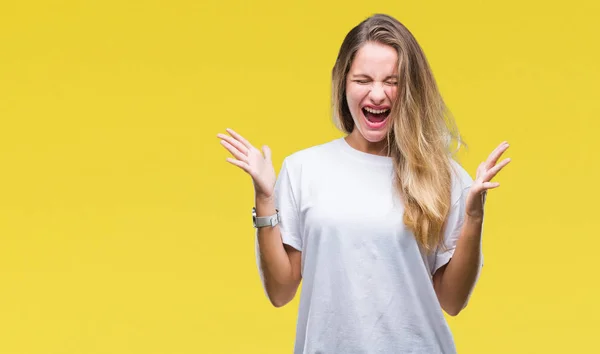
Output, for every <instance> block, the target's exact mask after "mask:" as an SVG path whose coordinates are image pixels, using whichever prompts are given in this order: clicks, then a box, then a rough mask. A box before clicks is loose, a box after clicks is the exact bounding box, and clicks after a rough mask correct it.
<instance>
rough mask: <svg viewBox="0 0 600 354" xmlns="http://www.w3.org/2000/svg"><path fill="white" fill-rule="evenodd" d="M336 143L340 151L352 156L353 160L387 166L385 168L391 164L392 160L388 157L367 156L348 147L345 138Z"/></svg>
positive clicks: (367, 154)
mask: <svg viewBox="0 0 600 354" xmlns="http://www.w3.org/2000/svg"><path fill="white" fill-rule="evenodd" d="M338 143H339V145H340V147H341V149H342V150H343V151H344V152H345V153H347V154H349V155H351V156H353V157H354V158H356V159H359V160H361V161H363V162H367V163H374V164H378V165H387V166H391V165H392V163H393V161H392V158H391V157H389V156H382V155H375V154H369V153H366V152H363V151H360V150H357V149H355V148H353V147H352V146H350V144H348V142H347V141H346V139H345V137H342V138H339V139H338Z"/></svg>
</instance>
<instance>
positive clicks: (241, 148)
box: [217, 133, 248, 155]
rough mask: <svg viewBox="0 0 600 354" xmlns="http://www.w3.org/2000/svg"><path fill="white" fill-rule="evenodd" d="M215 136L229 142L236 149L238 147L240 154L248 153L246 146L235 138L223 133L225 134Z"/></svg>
mask: <svg viewBox="0 0 600 354" xmlns="http://www.w3.org/2000/svg"><path fill="white" fill-rule="evenodd" d="M217 137H218V138H220V139H222V140H225V141H227V142H228V143H229V144H231V145H233V146H235V148H236V149H238V150H239V151H240V152H241V153H242V154H244V155H248V148H247V147H245V146H244V144H242V143H241V142H239V141H237V140H235V139H234V138H232V137H230V136H229V135H225V134H221V133H219V134H217Z"/></svg>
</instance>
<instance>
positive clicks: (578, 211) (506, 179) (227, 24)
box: [0, 0, 600, 354]
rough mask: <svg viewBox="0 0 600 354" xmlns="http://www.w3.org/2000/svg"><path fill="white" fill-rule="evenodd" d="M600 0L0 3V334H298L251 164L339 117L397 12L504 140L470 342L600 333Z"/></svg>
mask: <svg viewBox="0 0 600 354" xmlns="http://www.w3.org/2000/svg"><path fill="white" fill-rule="evenodd" d="M599 10H600V7H599V5H598V2H595V1H591V0H590V1H584V0H574V1H569V2H564V1H563V2H556V3H553V4H552V2H547V1H539V0H538V1H513V0H511V1H504V2H500V3H499V2H482V1H348V0H345V1H339V0H336V1H315V0H310V1H293V2H286V1H283V2H277V1H266V0H260V1H218V0H200V1H183V0H177V1H175V0H172V1H114V0H110V1H69V0H64V1H21V2H17V1H3V2H2V4H1V5H0V353H2V354H50V353H64V354H76V353H77V354H79V353H81V354H87V353H90V354H92V353H94V354H95V353H111V354H112V353H114V354H121V353H132V354H133V353H135V354H142V353H143V354H152V353H164V354H180V353H181V354H184V353H185V354H188V353H262V354H269V353H277V354H279V353H291V352H292V347H293V340H294V331H295V324H296V323H295V322H296V311H297V305H298V298H296V299H295V300H294V301H293V302H292V303H291V304H290V305H288V306H286V307H284V308H281V309H275V308H273V307H272V306H271V305H270V304H269V302H268V301H267V299H266V297H265V295H264V293H263V290H262V288H261V285H260V282H259V278H258V273H257V270H256V264H255V255H254V239H253V237H254V230H253V229H252V226H251V217H250V215H251V214H250V210H251V207H252V204H253V190H252V186H251V181H250V179H249V178H248V177H247V176H246V175H245V174H244V173H243V172H242V171H240V170H238V169H237V168H235V167H233V166H231V165H229V164H228V163H227V162H225V158H226V157H227V156H228V155H227V153H226V152H225V150H224V149H223V148H222V147H221V146H220V145H219V141H218V139H217V138H216V134H217V133H219V132H224V129H225V128H227V127H231V128H234V129H236V130H238V131H239V132H240V133H242V134H244V135H245V136H246V137H247V138H248V139H250V140H251V141H252V142H253V143H254V144H256V145H257V146H260V145H262V144H268V145H269V146H270V147H271V149H272V150H273V158H274V163H275V167H276V170H279V168H280V166H281V161H282V159H283V158H284V157H285V156H287V155H289V154H291V153H292V152H294V151H297V150H300V149H303V148H306V147H309V146H312V145H315V144H319V143H323V142H326V141H329V140H331V139H334V138H336V137H338V136H340V133H339V132H337V131H336V130H335V129H334V127H333V125H332V123H331V119H330V105H329V102H330V101H329V94H330V73H331V68H332V66H333V63H334V60H335V56H336V54H337V50H338V48H339V45H340V44H341V42H342V40H343V37H344V36H345V34H346V33H347V32H348V31H349V30H350V29H351V27H353V26H354V25H356V24H357V23H358V22H360V21H361V20H362V19H364V18H365V17H367V16H368V15H370V14H372V13H376V12H383V13H388V14H391V15H393V16H395V17H397V18H398V19H399V20H400V21H402V22H403V23H404V24H405V25H407V26H408V27H409V29H410V30H411V31H412V32H413V33H414V35H415V36H416V38H417V40H418V41H419V42H420V44H421V45H422V47H423V48H424V50H425V52H426V55H427V56H428V58H429V60H430V63H431V66H432V67H433V70H434V73H435V75H436V78H437V80H438V83H439V86H440V88H441V90H442V93H443V95H444V97H445V99H446V101H447V103H448V105H449V106H450V108H451V109H452V111H453V113H454V115H455V116H456V119H457V121H458V124H459V127H460V128H461V131H462V134H463V135H464V137H465V139H466V141H467V143H468V144H469V147H470V149H469V150H468V151H465V152H464V153H463V154H461V155H460V161H461V163H462V164H463V165H464V166H465V168H466V169H467V170H468V171H469V172H470V173H471V174H474V172H475V169H476V166H477V165H478V163H479V162H480V161H481V160H483V159H484V158H485V157H486V156H487V155H488V153H489V152H490V151H491V150H492V149H493V148H494V147H495V146H496V145H497V144H498V143H500V142H501V141H503V140H508V141H509V143H511V148H510V149H509V152H508V153H507V156H509V157H511V158H512V159H513V162H512V163H511V164H510V165H509V166H508V167H507V168H506V169H505V171H503V172H502V174H501V176H499V178H498V181H499V182H501V187H500V188H499V189H498V190H495V191H493V192H491V193H490V195H489V199H488V205H487V218H486V224H485V231H484V232H485V236H484V252H485V256H486V266H485V267H484V272H483V274H482V278H481V280H480V283H479V285H478V287H477V288H476V290H475V293H474V295H473V298H472V300H471V303H470V305H469V307H468V308H467V309H466V310H465V311H464V312H463V313H461V314H460V315H459V316H458V317H455V318H448V320H449V323H450V326H451V329H452V331H453V333H454V336H455V339H456V343H457V346H458V349H459V353H461V354H475V353H477V354H480V353H502V354H505V353H598V352H600V346H599V345H598V342H597V339H598V338H597V337H598V333H600V325H599V324H598V323H599V322H598V321H597V319H598V318H599V317H600V305H599V300H600V286H599V285H598V282H597V280H598V266H597V260H596V257H597V255H598V247H599V246H600V241H599V240H598V236H599V233H598V225H599V223H598V216H597V211H598V200H599V197H600V195H599V193H598V187H597V183H598V181H599V180H600V178H599V177H600V176H599V173H598V171H599V168H598V160H597V158H596V155H597V153H598V152H599V151H600V142H599V139H598V127H599V124H598V108H599V107H598V106H599V105H598V102H599V100H598V83H599V82H600V81H599V79H600V69H599V66H598V63H599V62H600V51H599V49H598V42H597V36H598V34H599V33H600V25H599V24H598V18H599V15H600V11H599Z"/></svg>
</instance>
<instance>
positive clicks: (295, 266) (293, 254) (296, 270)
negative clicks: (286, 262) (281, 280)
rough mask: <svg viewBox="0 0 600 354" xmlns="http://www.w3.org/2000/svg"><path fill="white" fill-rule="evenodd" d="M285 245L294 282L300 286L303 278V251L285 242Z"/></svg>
mask: <svg viewBox="0 0 600 354" xmlns="http://www.w3.org/2000/svg"><path fill="white" fill-rule="evenodd" d="M283 246H284V248H285V251H286V253H287V255H288V258H289V259H290V265H291V268H292V279H293V282H292V283H293V284H295V285H296V286H298V285H299V284H300V280H301V279H302V252H300V251H298V250H297V249H295V248H294V247H291V246H289V245H287V244H284V245H283Z"/></svg>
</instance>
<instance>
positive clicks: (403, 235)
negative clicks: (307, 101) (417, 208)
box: [257, 138, 473, 354]
mask: <svg viewBox="0 0 600 354" xmlns="http://www.w3.org/2000/svg"><path fill="white" fill-rule="evenodd" d="M452 166H453V168H454V170H455V174H454V176H453V177H454V178H453V187H452V208H451V211H450V214H449V216H448V219H447V224H446V227H445V229H444V237H445V244H446V246H447V248H448V249H449V250H448V251H446V252H441V251H438V252H436V253H433V254H430V255H427V254H426V253H425V252H424V251H422V250H421V249H420V247H419V246H418V244H417V242H416V240H415V239H414V236H413V234H412V232H411V231H409V230H408V229H407V228H406V226H405V225H404V224H403V222H402V218H403V206H402V202H401V201H400V198H398V197H397V194H396V192H395V190H394V186H393V185H392V176H393V166H392V160H391V158H389V157H385V156H378V155H372V154H367V153H363V152H361V151H359V150H356V149H354V148H352V147H351V146H350V145H348V143H347V142H346V141H345V139H343V138H339V139H336V140H333V141H330V142H328V143H325V144H322V145H318V146H314V147H311V148H308V149H304V150H301V151H299V152H296V153H294V154H292V155H290V156H288V157H287V158H285V159H284V162H283V165H282V168H281V171H280V173H279V176H278V179H277V183H276V186H275V196H276V207H277V208H278V209H279V211H280V214H281V218H282V220H281V223H280V230H281V236H282V239H283V242H284V243H286V244H288V245H290V246H292V247H294V248H296V249H298V250H300V251H302V289H301V294H300V306H299V313H298V321H297V330H296V343H295V347H294V353H295V354H337V353H341V354H359V353H360V354H370V353H385V354H392V353H419V354H421V353H422V354H434V353H443V354H446V353H455V352H456V349H455V345H454V340H453V337H452V334H451V332H450V329H449V327H448V325H447V323H446V320H445V318H444V315H443V312H442V309H441V307H440V304H439V301H438V299H437V296H436V294H435V292H434V289H433V284H432V275H433V274H434V272H435V271H436V270H437V269H438V268H440V267H441V266H443V265H444V264H446V263H447V262H448V261H449V260H450V258H451V257H452V254H453V252H454V248H455V246H456V240H457V238H458V236H459V232H460V228H461V225H462V221H463V217H464V205H465V198H466V195H467V192H468V190H469V187H470V186H471V184H472V181H473V180H472V179H471V177H470V176H469V174H468V173H467V172H466V171H465V170H464V169H463V168H462V167H461V166H460V165H459V164H458V163H457V162H456V161H454V160H452ZM257 251H258V250H257ZM258 257H259V255H258V252H257V263H258V265H259V270H260V274H261V277H262V276H263V275H262V270H261V269H260V261H259V258H258ZM263 284H264V283H263Z"/></svg>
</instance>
